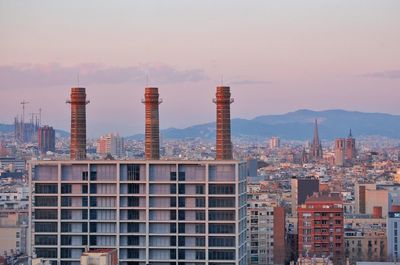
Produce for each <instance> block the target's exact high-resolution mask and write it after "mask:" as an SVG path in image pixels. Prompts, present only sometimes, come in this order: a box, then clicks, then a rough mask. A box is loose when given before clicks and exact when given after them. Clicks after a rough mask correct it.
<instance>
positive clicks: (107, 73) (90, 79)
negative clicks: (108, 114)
mask: <svg viewBox="0 0 400 265" xmlns="http://www.w3.org/2000/svg"><path fill="white" fill-rule="evenodd" d="M78 73H79V79H80V82H81V83H82V84H83V85H90V84H123V83H128V84H143V85H144V84H145V83H146V76H149V80H150V83H151V84H157V85H158V84H170V83H182V82H197V81H201V80H206V79H208V77H207V75H206V74H205V73H204V71H203V70H201V69H188V70H180V69H176V68H174V67H172V66H169V65H139V66H127V67H107V66H103V65H100V64H80V65H76V66H62V65H60V64H57V63H54V64H48V65H32V64H27V65H3V66H0V89H7V88H29V87H51V86H60V85H63V86H64V85H65V86H71V85H76V84H77V82H78V80H77V76H78Z"/></svg>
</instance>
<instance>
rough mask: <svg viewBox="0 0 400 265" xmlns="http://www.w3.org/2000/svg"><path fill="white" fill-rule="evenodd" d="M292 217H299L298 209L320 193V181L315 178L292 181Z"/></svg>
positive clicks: (293, 179)
mask: <svg viewBox="0 0 400 265" xmlns="http://www.w3.org/2000/svg"><path fill="white" fill-rule="evenodd" d="M290 184H291V195H292V216H293V217H297V208H298V206H299V205H302V204H304V203H305V202H306V199H307V197H309V196H312V195H313V194H314V193H315V192H319V179H317V178H314V177H307V178H296V177H292V179H291V181H290Z"/></svg>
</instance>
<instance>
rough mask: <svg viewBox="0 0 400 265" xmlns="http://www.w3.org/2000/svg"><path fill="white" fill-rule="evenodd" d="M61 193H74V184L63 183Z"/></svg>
mask: <svg viewBox="0 0 400 265" xmlns="http://www.w3.org/2000/svg"><path fill="white" fill-rule="evenodd" d="M61 193H64V194H65V193H72V185H71V184H63V185H61Z"/></svg>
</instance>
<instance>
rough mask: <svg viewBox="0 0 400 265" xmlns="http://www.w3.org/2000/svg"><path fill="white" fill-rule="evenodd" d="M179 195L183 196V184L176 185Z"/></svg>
mask: <svg viewBox="0 0 400 265" xmlns="http://www.w3.org/2000/svg"><path fill="white" fill-rule="evenodd" d="M178 192H179V194H185V184H178Z"/></svg>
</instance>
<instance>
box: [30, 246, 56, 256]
mask: <svg viewBox="0 0 400 265" xmlns="http://www.w3.org/2000/svg"><path fill="white" fill-rule="evenodd" d="M35 252H36V256H37V257H38V258H57V248H36V251H35Z"/></svg>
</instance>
